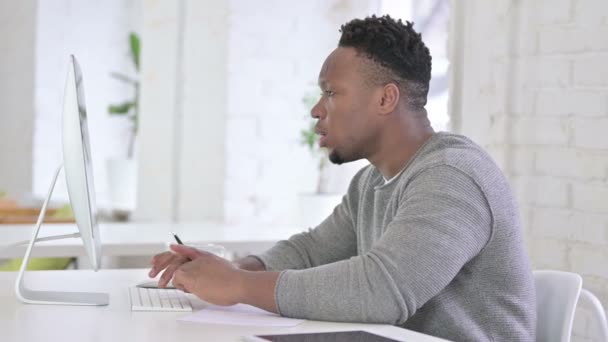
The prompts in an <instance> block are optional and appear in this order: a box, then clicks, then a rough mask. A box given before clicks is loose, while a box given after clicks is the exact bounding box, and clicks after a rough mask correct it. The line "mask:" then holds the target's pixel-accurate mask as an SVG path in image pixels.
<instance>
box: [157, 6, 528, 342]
mask: <svg viewBox="0 0 608 342" xmlns="http://www.w3.org/2000/svg"><path fill="white" fill-rule="evenodd" d="M341 31H342V36H341V38H340V42H339V44H338V48H336V49H335V50H334V51H333V52H332V53H331V54H330V55H329V57H327V59H326V60H325V63H324V64H323V66H322V68H321V72H320V74H319V86H320V87H321V90H322V93H323V96H322V98H321V99H320V100H319V102H318V103H317V104H316V105H315V106H314V108H313V109H312V110H311V114H312V116H313V117H314V118H316V119H318V124H317V133H318V134H320V135H321V138H320V145H321V146H324V147H326V148H328V149H329V151H330V156H329V158H330V160H331V161H332V162H333V163H336V164H341V163H346V162H350V161H354V160H358V159H362V158H365V159H367V160H369V162H370V163H371V165H370V166H368V167H365V168H363V169H362V170H361V171H359V172H358V173H357V175H356V176H355V177H354V178H353V180H352V182H351V184H350V187H349V189H348V193H347V194H346V195H345V196H344V199H343V201H342V203H341V204H340V205H338V206H337V207H336V208H335V210H334V212H333V213H332V214H331V215H330V216H329V217H328V218H327V219H326V220H325V221H323V222H322V223H321V224H320V225H319V226H317V227H316V228H315V229H313V230H310V231H308V232H304V233H301V234H298V235H295V236H293V237H291V238H290V239H289V240H287V241H281V242H279V243H278V244H276V245H275V246H274V247H273V248H271V249H270V250H269V251H267V252H266V253H265V254H263V255H260V256H256V257H254V256H250V257H246V258H244V259H241V260H237V261H236V262H234V263H230V262H228V261H226V260H224V259H221V258H219V257H216V256H213V255H211V254H209V253H205V252H202V251H197V250H195V249H192V248H189V247H185V246H172V247H171V249H172V253H169V252H166V253H163V254H160V255H157V256H156V257H155V258H154V259H153V262H152V263H153V268H152V270H151V271H150V276H151V277H154V276H156V275H157V274H159V272H160V271H162V270H165V271H164V273H163V275H162V277H161V286H162V285H164V284H166V283H167V282H168V281H169V280H170V279H171V278H173V283H174V284H175V286H176V287H178V288H181V289H183V290H185V291H189V292H191V293H194V294H195V295H197V296H198V297H200V298H201V299H203V300H206V301H208V302H211V303H214V304H219V305H231V304H235V303H239V302H240V303H246V304H251V305H255V306H257V307H260V308H262V309H265V310H268V311H273V312H278V313H280V314H281V315H284V316H289V317H300V318H308V319H317V320H330V321H351V322H368V323H388V324H394V325H399V326H402V327H405V328H408V329H412V330H416V331H420V332H422V333H426V334H430V335H435V336H439V337H443V338H447V339H451V340H457V341H460V340H463V341H465V340H466V341H490V340H492V341H493V340H496V341H503V340H509V341H522V340H523V341H533V340H534V338H535V325H536V316H535V312H536V310H535V297H534V285H533V278H532V272H531V268H530V265H529V262H528V258H527V255H526V252H525V249H524V246H523V242H522V229H521V223H520V219H519V216H518V210H517V207H516V204H515V202H514V200H513V196H512V194H511V191H510V189H509V185H508V183H507V180H506V179H505V177H504V175H503V174H502V173H501V171H500V170H499V168H498V167H497V166H496V165H495V164H494V162H493V161H492V159H491V158H490V156H489V155H488V154H487V153H486V152H484V151H483V150H482V149H481V148H480V147H479V146H477V145H475V144H474V143H473V142H471V141H470V140H468V139H467V138H465V137H462V136H459V135H454V134H448V133H435V132H433V129H432V128H431V126H430V123H429V120H428V118H427V113H426V110H425V109H424V106H425V104H426V96H427V92H428V88H429V81H430V77H431V56H430V55H429V51H428V49H427V47H426V46H425V45H424V43H423V42H422V40H421V37H420V34H418V33H416V32H415V31H414V30H413V27H412V24H411V23H409V22H408V23H406V24H403V23H402V22H401V21H398V22H396V21H395V20H393V19H392V18H390V17H389V16H383V17H375V16H372V17H370V18H366V19H364V20H359V19H355V20H352V21H351V22H349V23H347V24H346V25H343V26H342V29H341ZM190 260H191V261H190Z"/></svg>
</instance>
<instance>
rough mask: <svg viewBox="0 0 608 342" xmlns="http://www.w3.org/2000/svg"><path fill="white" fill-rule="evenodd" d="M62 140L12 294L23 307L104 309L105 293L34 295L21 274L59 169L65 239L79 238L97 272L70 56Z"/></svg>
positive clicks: (95, 232) (85, 147) (80, 87)
mask: <svg viewBox="0 0 608 342" xmlns="http://www.w3.org/2000/svg"><path fill="white" fill-rule="evenodd" d="M62 137H63V139H62V145H63V165H62V166H60V167H58V168H57V170H56V172H55V175H54V178H53V181H52V183H51V186H50V189H49V192H48V195H47V197H46V199H45V201H44V204H43V205H42V209H41V210H40V215H39V217H38V221H37V223H36V227H35V229H34V233H33V237H32V239H31V240H30V242H29V245H28V248H27V250H26V252H25V257H24V258H23V262H22V263H21V267H20V269H19V273H18V275H17V281H16V284H15V291H16V294H17V298H19V299H20V300H21V301H22V302H24V303H31V304H66V305H107V304H108V302H109V298H108V294H106V293H90V292H88V293H87V292H59V291H37V290H31V289H29V288H27V287H26V286H25V283H24V274H25V270H26V268H27V264H28V261H29V258H30V255H31V252H32V249H33V247H34V245H35V243H36V241H40V240H42V239H40V240H39V239H38V232H39V231H40V227H41V225H42V221H43V220H44V215H45V213H46V207H47V205H48V202H49V200H50V198H51V195H52V193H53V189H54V187H55V183H56V181H57V177H58V176H59V173H60V172H61V169H62V168H64V170H65V177H66V184H67V188H68V194H69V197H70V203H71V205H72V211H73V212H74V218H75V220H76V226H77V227H78V231H79V232H78V233H76V234H71V235H69V237H77V236H80V238H81V239H82V242H83V244H84V248H85V251H86V254H87V256H88V259H89V261H90V263H91V265H92V267H93V269H94V270H95V271H97V270H98V269H99V267H100V260H101V249H100V245H101V244H100V235H99V229H98V226H97V218H96V207H95V190H94V186H93V168H92V164H91V150H90V147H89V132H88V128H87V111H86V105H85V98H84V84H83V78H82V71H81V70H80V66H79V64H78V61H77V60H76V58H75V57H74V56H70V60H69V64H68V73H67V79H66V83H65V92H64V103H63V129H62ZM65 237H68V236H59V237H57V238H65ZM44 240H49V238H44Z"/></svg>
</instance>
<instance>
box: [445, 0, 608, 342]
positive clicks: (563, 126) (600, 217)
mask: <svg viewBox="0 0 608 342" xmlns="http://www.w3.org/2000/svg"><path fill="white" fill-rule="evenodd" d="M453 4H454V2H453ZM455 6H462V7H461V8H460V10H459V13H461V15H463V16H464V19H465V23H464V24H463V25H462V26H461V27H460V29H459V28H458V26H457V25H454V27H455V32H452V33H453V34H454V33H456V34H459V33H460V34H462V39H463V40H464V44H462V46H460V47H454V50H453V51H455V56H456V57H457V58H458V57H459V58H461V59H462V61H463V64H462V70H460V77H461V79H460V82H462V83H461V84H462V88H463V90H461V91H460V92H458V91H455V93H454V94H453V95H461V96H462V97H461V101H462V104H461V106H460V107H458V108H456V107H453V108H452V115H454V116H455V120H454V121H455V123H456V125H455V127H454V129H455V130H457V131H459V132H462V133H464V134H466V135H470V136H472V137H473V138H474V139H475V140H477V141H478V142H479V143H481V144H482V145H484V146H486V147H487V148H488V149H489V150H490V151H491V153H492V154H493V155H494V157H495V158H496V160H497V161H498V163H499V164H500V165H501V166H502V168H503V169H504V170H505V172H506V173H507V174H508V176H509V178H510V180H511V182H512V185H513V187H514V190H515V193H516V195H517V198H518V200H519V203H520V206H521V212H522V216H523V220H524V224H525V229H526V236H527V244H528V249H529V251H530V255H531V257H532V261H533V264H534V267H535V268H536V269H542V268H550V269H558V270H566V271H572V272H576V273H579V274H581V275H582V276H583V278H584V284H583V286H584V287H585V288H587V289H589V290H591V291H592V292H594V293H595V294H596V295H597V296H598V297H599V299H600V301H601V302H602V303H603V305H604V306H605V307H608V248H607V247H608V134H607V133H608V63H607V62H608V1H605V0H559V1H555V0H550V1H549V0H547V1H507V0H502V1H496V2H494V1H493V2H491V3H490V2H487V1H471V2H467V3H466V4H462V3H461V4H455ZM456 82H458V80H457V81H456ZM590 317H591V315H590V312H588V311H587V310H586V308H585V307H584V305H583V306H579V309H578V310H577V316H576V318H575V327H574V340H576V341H594V340H599V337H598V336H597V327H596V326H595V322H594V321H593V320H591V319H590Z"/></svg>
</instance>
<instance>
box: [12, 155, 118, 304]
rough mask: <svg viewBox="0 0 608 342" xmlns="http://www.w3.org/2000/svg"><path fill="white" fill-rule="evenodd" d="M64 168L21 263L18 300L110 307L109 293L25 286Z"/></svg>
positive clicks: (54, 180) (56, 174) (55, 178)
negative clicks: (46, 289) (42, 289)
mask: <svg viewBox="0 0 608 342" xmlns="http://www.w3.org/2000/svg"><path fill="white" fill-rule="evenodd" d="M62 168H63V165H62V166H59V167H58V168H57V171H56V172H55V176H54V178H53V182H52V183H51V188H50V189H49V193H48V195H47V197H46V199H45V200H44V204H43V205H42V209H41V210H40V215H39V216H38V221H37V222H36V228H35V229H34V235H33V236H32V239H31V240H30V243H29V245H28V246H27V250H26V252H25V256H24V257H23V261H22V262H21V267H20V268H19V273H18V274H17V281H16V282H15V292H16V294H17V298H19V300H21V301H22V302H24V303H27V304H54V305H108V303H109V302H110V299H109V296H108V294H107V293H94V292H59V291H35V290H31V289H29V288H27V287H26V286H25V284H24V280H23V276H24V274H25V270H26V269H27V265H28V264H29V261H30V255H31V253H32V249H33V247H34V244H35V243H36V240H37V238H38V232H40V226H41V225H42V221H43V220H44V216H45V214H46V207H47V205H48V203H49V200H50V199H51V195H52V194H53V189H54V188H55V184H56V183H57V177H59V173H60V172H61V169H62Z"/></svg>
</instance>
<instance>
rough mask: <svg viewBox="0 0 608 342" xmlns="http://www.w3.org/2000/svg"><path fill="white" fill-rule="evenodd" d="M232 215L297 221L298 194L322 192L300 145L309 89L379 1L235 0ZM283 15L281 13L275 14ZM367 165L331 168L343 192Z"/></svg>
mask: <svg viewBox="0 0 608 342" xmlns="http://www.w3.org/2000/svg"><path fill="white" fill-rule="evenodd" d="M230 4H231V5H230V25H229V26H230V35H229V42H228V48H229V59H228V68H229V69H228V94H229V96H228V108H227V109H228V112H227V132H226V143H227V145H226V148H227V150H226V158H227V159H226V163H227V164H226V170H227V174H226V180H225V182H226V183H225V184H226V198H225V203H226V208H225V215H226V220H227V221H229V222H252V221H254V222H264V223H269V224H270V223H293V222H295V217H296V216H297V215H295V211H296V207H297V195H298V193H302V192H314V191H315V186H316V180H317V175H318V172H317V161H316V159H314V158H312V157H311V155H310V153H309V152H308V150H307V148H306V147H304V146H302V145H301V144H300V142H299V141H300V130H302V129H303V128H306V127H307V125H308V122H309V121H308V118H309V113H308V110H307V108H305V107H304V105H303V104H302V98H303V97H304V95H305V94H306V93H313V94H316V93H317V92H319V90H318V87H317V85H316V83H317V77H318V74H319V70H320V67H321V65H322V63H323V61H324V60H325V58H326V57H327V55H328V54H329V53H330V52H331V51H332V50H333V49H335V48H336V46H337V44H338V40H339V37H340V33H339V32H338V29H339V28H340V25H342V24H343V23H345V22H347V21H349V20H351V19H353V18H355V17H363V16H366V15H369V14H370V13H371V12H372V11H374V9H375V8H377V7H378V3H377V1H320V0H319V1H306V2H293V1H291V2H287V1H279V0H276V1H245V0H233V1H231V3H230ZM272 13H275V14H272ZM362 165H365V163H364V162H363V163H361V162H359V163H354V164H351V165H343V166H340V167H336V166H332V168H331V170H330V177H331V180H330V183H331V184H330V188H331V189H330V191H332V192H338V193H342V192H344V191H345V190H346V187H347V186H348V182H349V181H350V178H351V177H352V175H354V172H356V171H357V170H358V169H359V168H360V167H362Z"/></svg>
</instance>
